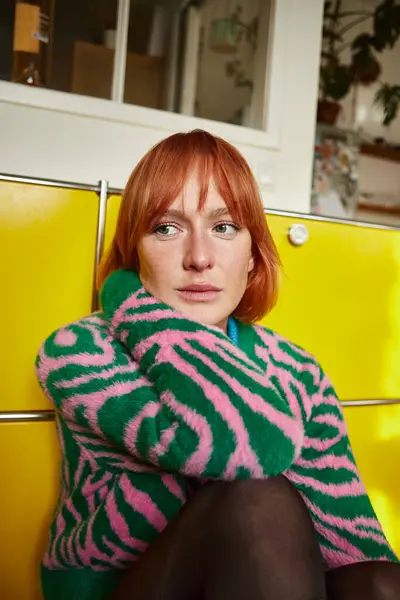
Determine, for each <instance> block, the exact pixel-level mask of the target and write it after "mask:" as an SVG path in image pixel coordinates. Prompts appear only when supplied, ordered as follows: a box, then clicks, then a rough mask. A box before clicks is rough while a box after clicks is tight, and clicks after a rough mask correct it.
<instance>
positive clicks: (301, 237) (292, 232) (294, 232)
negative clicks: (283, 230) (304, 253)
mask: <svg viewBox="0 0 400 600" xmlns="http://www.w3.org/2000/svg"><path fill="white" fill-rule="evenodd" d="M309 237H310V236H309V233H308V229H307V227H306V226H305V225H301V224H300V223H297V224H296V225H292V226H291V227H290V229H289V231H288V238H289V242H290V243H291V244H293V246H303V244H305V243H306V242H307V241H308V238H309Z"/></svg>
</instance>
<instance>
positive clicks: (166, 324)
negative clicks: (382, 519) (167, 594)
mask: <svg viewBox="0 0 400 600" xmlns="http://www.w3.org/2000/svg"><path fill="white" fill-rule="evenodd" d="M101 301H102V307H103V312H102V313H97V314H94V315H92V316H89V317H87V318H84V319H81V320H79V321H77V322H75V323H72V324H70V325H67V326H66V327H62V328H61V329H59V330H58V331H56V332H54V333H53V334H52V335H50V337H49V338H48V339H47V340H46V341H45V342H44V343H43V345H42V347H41V349H40V351H39V354H38V357H37V364H36V370H37V376H38V378H39V381H40V384H41V386H42V388H43V390H44V392H45V394H46V395H47V396H48V398H50V400H51V401H52V402H53V403H54V406H55V409H56V423H57V428H58V436H59V442H60V447H61V454H62V473H61V493H60V498H59V503H58V506H57V508H56V511H55V514H54V519H53V522H52V526H51V529H50V535H49V540H48V546H47V551H46V554H45V557H44V560H43V567H42V581H43V587H44V592H45V597H46V599H47V600H53V599H54V600H55V599H57V600H63V599H64V598H68V599H69V600H70V599H71V598H73V599H74V598H76V599H78V598H79V600H86V599H89V598H90V600H102V599H103V598H104V599H106V598H107V597H108V595H109V594H110V592H111V591H112V589H113V588H114V586H115V585H116V584H117V582H118V576H119V573H120V572H121V570H122V569H125V568H127V567H129V566H130V565H131V564H133V563H134V561H136V560H137V559H138V557H140V555H141V553H142V552H144V551H145V550H146V548H147V546H148V545H149V544H151V543H152V542H153V541H154V540H155V538H156V537H157V536H158V535H159V533H160V532H161V531H162V530H163V529H164V528H165V527H166V525H167V523H168V522H169V521H171V519H173V517H174V516H175V515H176V514H177V513H178V512H179V511H180V509H181V508H182V506H183V504H184V503H185V501H186V500H187V497H188V494H189V482H190V479H191V478H196V479H201V480H203V479H223V480H234V479H239V478H242V479H246V478H259V479H262V478H267V477H270V476H274V475H278V474H280V473H284V474H285V476H286V477H287V478H288V479H289V480H290V481H291V482H292V484H293V485H294V486H295V487H296V488H297V490H298V491H299V492H300V494H301V495H302V497H303V499H304V501H305V503H306V505H307V507H308V509H309V511H310V514H311V516H312V519H313V522H314V526H315V529H316V531H317V533H318V536H319V543H320V547H321V551H322V555H323V558H324V561H325V565H326V568H327V569H332V568H334V567H337V566H340V565H345V564H349V563H353V562H358V561H365V560H371V559H376V560H392V561H397V558H396V556H395V554H394V553H393V551H392V549H391V548H390V546H389V544H388V542H387V540H386V539H385V536H384V534H383V532H382V529H381V526H380V524H379V522H378V520H377V518H376V516H375V514H374V511H373V508H372V506H371V503H370V501H369V499H368V496H367V494H366V491H365V489H364V486H363V484H362V482H361V479H360V476H359V473H358V470H357V467H356V464H355V462H354V458H353V453H352V450H351V447H350V443H349V439H348V436H347V430H346V425H345V422H344V419H343V415H342V410H341V406H340V403H339V401H338V399H337V397H336V395H335V392H334V389H333V387H332V385H331V383H330V381H329V379H328V378H327V377H326V375H325V374H324V373H323V371H322V370H321V368H320V366H319V365H318V363H317V362H316V361H315V359H314V358H313V357H312V356H310V355H309V354H307V353H306V352H304V351H303V350H302V349H300V348H299V347H297V346H295V345H294V344H292V343H290V342H288V341H287V340H285V339H283V338H282V337H280V336H278V335H277V334H275V333H273V332H272V331H269V330H268V329H265V328H263V327H259V326H251V325H244V324H242V323H240V322H238V323H237V325H238V345H236V344H235V343H233V342H232V340H231V339H229V337H227V336H226V335H225V334H224V333H223V332H222V331H221V330H219V329H217V328H214V327H206V326H203V325H201V324H199V323H197V322H194V321H192V320H189V319H188V318H186V317H185V316H183V315H182V314H180V313H178V312H176V311H174V310H173V309H171V308H170V307H168V306H166V305H164V304H162V303H161V302H159V301H158V300H157V299H155V298H153V297H152V296H150V295H149V294H148V293H147V292H146V291H145V289H144V288H143V287H142V285H141V283H140V280H139V278H138V276H137V275H136V274H135V273H133V272H131V271H125V270H121V271H117V272H116V273H114V274H112V275H111V276H110V277H109V278H108V279H107V281H106V283H105V286H104V288H103V291H102V295H101Z"/></svg>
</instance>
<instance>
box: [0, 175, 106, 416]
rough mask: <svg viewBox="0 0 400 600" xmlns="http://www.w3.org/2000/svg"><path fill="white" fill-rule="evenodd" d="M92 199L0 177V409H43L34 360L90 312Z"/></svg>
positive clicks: (84, 194)
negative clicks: (48, 340) (51, 338)
mask: <svg viewBox="0 0 400 600" xmlns="http://www.w3.org/2000/svg"><path fill="white" fill-rule="evenodd" d="M98 205H99V201H98V196H97V194H96V193H95V192H87V191H80V190H79V191H78V190H68V189H55V188H50V187H44V186H39V185H22V184H17V183H6V182H0V255H1V257H2V259H1V261H0V281H1V282H2V293H1V296H0V315H1V316H0V319H1V332H2V342H3V343H2V346H1V350H0V363H1V366H2V369H4V371H2V372H4V376H2V378H1V384H0V411H19V410H39V409H44V408H46V409H47V408H49V406H48V403H47V401H46V399H45V397H44V395H43V394H42V393H41V392H40V389H39V386H38V384H37V382H36V377H35V373H34V361H35V357H36V353H37V351H38V349H39V346H40V344H41V342H42V341H43V340H44V338H45V337H46V336H47V335H49V334H50V333H51V332H52V331H53V330H54V329H56V328H57V327H60V326H61V325H64V324H66V323H68V322H70V321H73V320H75V319H78V318H80V317H82V316H84V315H86V314H89V313H90V311H91V302H92V290H93V277H94V267H95V248H96V231H97V215H98Z"/></svg>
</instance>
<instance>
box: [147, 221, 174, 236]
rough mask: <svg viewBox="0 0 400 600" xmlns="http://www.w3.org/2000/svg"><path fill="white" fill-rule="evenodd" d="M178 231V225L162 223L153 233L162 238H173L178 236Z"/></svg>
mask: <svg viewBox="0 0 400 600" xmlns="http://www.w3.org/2000/svg"><path fill="white" fill-rule="evenodd" d="M178 231H179V229H178V227H177V226H176V225H172V224H171V223H160V225H156V227H154V229H153V233H155V234H157V235H158V236H160V237H172V236H174V235H176V234H177V233H178Z"/></svg>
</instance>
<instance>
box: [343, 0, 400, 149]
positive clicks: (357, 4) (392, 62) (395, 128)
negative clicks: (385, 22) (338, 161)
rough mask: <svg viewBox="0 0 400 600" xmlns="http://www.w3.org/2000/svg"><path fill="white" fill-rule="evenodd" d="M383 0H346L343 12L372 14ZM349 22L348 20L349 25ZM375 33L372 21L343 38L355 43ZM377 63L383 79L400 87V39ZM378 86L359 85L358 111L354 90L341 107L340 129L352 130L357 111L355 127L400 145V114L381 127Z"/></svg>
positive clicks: (357, 95)
mask: <svg viewBox="0 0 400 600" xmlns="http://www.w3.org/2000/svg"><path fill="white" fill-rule="evenodd" d="M380 3H381V0H343V10H346V11H351V10H367V11H371V10H373V9H374V8H376V6H377V5H378V4H380ZM348 22H350V19H348V20H346V23H348ZM364 32H366V33H371V32H372V20H370V21H366V22H364V23H362V24H360V25H359V26H358V27H356V28H354V29H352V30H351V31H349V33H348V34H346V35H345V36H344V42H347V41H352V40H353V39H354V38H355V37H356V36H357V35H358V34H360V33H364ZM343 58H344V60H345V61H346V62H348V61H349V60H350V53H349V52H344V53H343ZM377 58H378V61H379V62H380V64H381V66H382V74H381V76H380V79H381V80H382V81H384V82H385V83H390V84H392V85H393V84H397V85H400V40H399V41H398V42H397V44H396V45H395V46H394V48H393V50H385V51H384V52H382V53H380V54H379V53H378V54H377ZM379 87H380V86H379V83H374V84H372V85H371V86H369V87H363V86H359V87H358V88H357V90H356V97H355V100H356V102H355V111H354V109H353V106H352V104H353V100H354V96H353V94H354V88H353V90H352V92H351V93H350V94H349V95H348V96H347V97H346V98H344V99H343V100H341V101H340V104H342V106H343V110H342V113H341V115H340V118H339V121H338V125H339V126H340V127H348V128H351V127H353V113H354V112H355V124H356V126H357V127H361V128H362V130H363V131H365V132H366V133H367V134H369V135H370V136H372V137H373V138H375V137H384V138H385V139H386V140H388V141H389V142H392V143H393V142H394V143H400V115H399V116H398V117H397V119H396V120H395V121H394V122H393V123H392V125H390V126H389V127H384V126H383V125H382V124H381V121H382V114H381V112H380V111H379V110H378V109H377V108H376V107H374V96H375V93H376V91H377V89H379Z"/></svg>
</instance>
